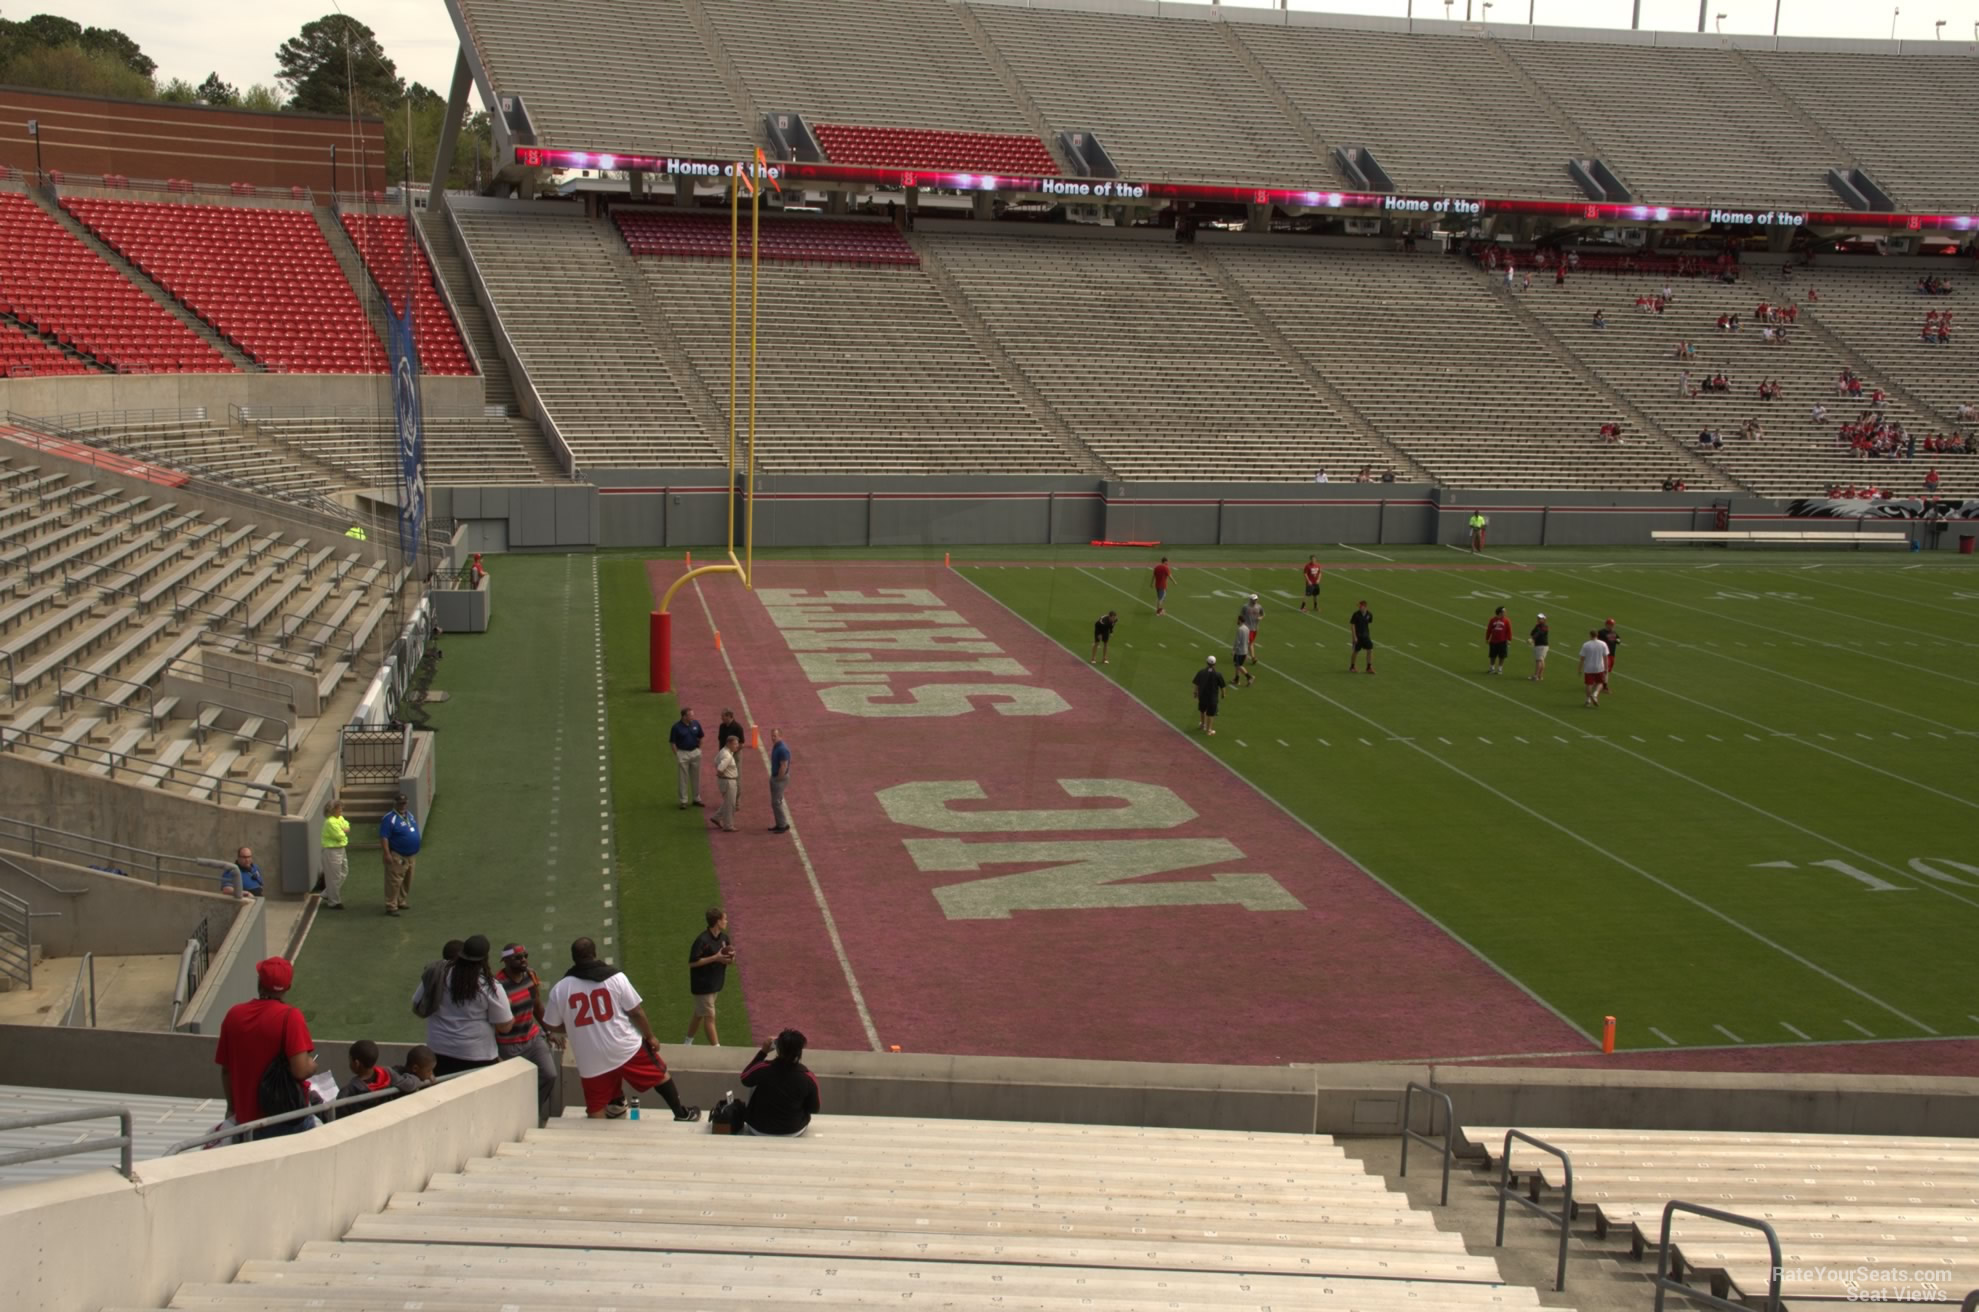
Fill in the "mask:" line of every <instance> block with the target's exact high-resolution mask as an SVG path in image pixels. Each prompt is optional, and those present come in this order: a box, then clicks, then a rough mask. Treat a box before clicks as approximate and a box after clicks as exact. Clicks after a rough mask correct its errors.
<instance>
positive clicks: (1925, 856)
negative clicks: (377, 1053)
mask: <svg viewBox="0 0 1979 1312" xmlns="http://www.w3.org/2000/svg"><path fill="white" fill-rule="evenodd" d="M982 554H986V555H994V556H1000V557H1002V560H1001V562H1000V563H981V564H970V563H965V562H964V561H962V560H960V559H958V560H957V561H956V568H957V570H958V571H959V572H961V573H962V574H963V575H964V576H965V577H966V578H968V579H969V580H971V581H972V582H974V583H976V584H977V585H979V586H981V587H982V588H984V589H985V590H987V591H988V592H989V593H991V594H992V595H994V596H995V597H996V598H998V599H999V600H1000V601H1002V602H1003V603H1004V604H1005V605H1007V606H1008V607H1010V608H1011V609H1012V610H1013V611H1015V612H1016V613H1017V614H1018V615H1020V616H1022V617H1023V618H1024V619H1025V620H1027V621H1029V622H1030V623H1032V624H1034V625H1036V626H1037V627H1039V628H1041V629H1043V630H1044V631H1046V632H1047V633H1049V634H1052V635H1053V636H1055V637H1057V638H1058V639H1059V640H1060V641H1062V642H1063V643H1064V644H1065V645H1066V646H1067V647H1070V648H1072V649H1074V650H1076V651H1078V652H1079V653H1080V654H1081V655H1082V656H1084V655H1085V654H1086V652H1087V650H1088V647H1089V644H1090V639H1091V632H1092V622H1093V619H1094V618H1095V617H1096V616H1098V615H1100V614H1102V613H1103V612H1105V611H1106V610H1108V609H1110V608H1112V609H1118V610H1119V611H1120V612H1121V617H1122V618H1121V622H1120V626H1119V630H1118V633H1117V634H1116V637H1115V640H1114V643H1113V648H1112V663H1111V664H1110V665H1109V666H1108V667H1106V668H1107V672H1108V673H1109V674H1110V675H1111V677H1113V678H1114V679H1116V680H1118V681H1119V682H1120V683H1121V685H1122V686H1123V687H1125V688H1126V689H1128V690H1129V691H1131V692H1132V693H1133V694H1134V695H1135V696H1136V697H1137V698H1138V699H1140V700H1141V701H1142V702H1143V703H1144V704H1146V705H1147V706H1148V707H1149V709H1150V710H1151V711H1152V712H1153V713H1155V714H1158V715H1160V716H1162V717H1163V718H1165V719H1167V720H1169V721H1171V722H1172V723H1174V724H1175V725H1177V726H1178V727H1181V728H1184V729H1185V730H1187V731H1188V732H1189V733H1190V734H1191V735H1192V736H1193V737H1194V741H1195V745H1196V747H1197V748H1198V749H1200V750H1206V751H1209V752H1211V753H1213V754H1214V755H1215V756H1217V757H1218V758H1220V759H1222V760H1224V761H1226V762H1227V763H1228V764H1229V765H1231V766H1232V767H1233V768H1235V769H1236V770H1237V771H1238V772H1240V773H1241V774H1242V775H1244V776H1245V777H1246V778H1248V779H1249V780H1251V781H1252V782H1253V783H1254V784H1255V785H1256V786H1257V787H1258V788H1259V789H1261V790H1263V791H1264V792H1265V793H1267V794H1268V795H1269V796H1271V797H1272V798H1274V799H1275V800H1276V801H1277V802H1279V803H1280V804H1281V805H1283V806H1284V807H1285V808H1287V809H1288V810H1289V811H1291V812H1292V813H1293V814H1295V815H1296V816H1298V817H1299V818H1300V819H1301V820H1303V821H1304V822H1306V823H1307V824H1309V825H1310V826H1311V827H1312V828H1313V829H1315V830H1316V831H1318V832H1319V833H1320V834H1321V835H1322V836H1324V837H1325V838H1326V839H1328V840H1329V841H1331V842H1332V843H1333V844H1334V845H1335V846H1337V847H1339V848H1340V849H1341V850H1342V851H1344V852H1345V853H1346V854H1347V855H1348V856H1349V857H1351V858H1352V859H1353V860H1354V861H1356V862H1357V863H1358V864H1360V865H1361V866H1363V867H1364V868H1365V869H1367V870H1368V871H1369V872H1370V873H1372V874H1373V875H1375V876H1376V877H1377V878H1379V879H1381V880H1382V881H1384V882H1385V883H1387V884H1388V885H1389V886H1390V887H1392V888H1393V889H1395V890H1396V891H1397V892H1399V893H1400V894H1402V895H1403V896H1405V897H1407V898H1408V899H1410V900H1411V901H1412V902H1414V903H1415V904H1416V905H1417V906H1419V907H1420V908H1422V909H1423V910H1424V911H1425V912H1427V913H1428V914H1429V915H1430V916H1431V917H1433V918H1434V919H1435V920H1436V921H1438V922H1439V923H1440V924H1442V925H1443V926H1444V927H1445V928H1446V929H1447V930H1448V931H1449V932H1450V933H1452V934H1454V935H1455V936H1457V937H1458V938H1460V939H1462V940H1463V941H1464V942H1466V943H1467V944H1469V945H1470V946H1471V947H1472V948H1473V949H1475V950H1476V951H1478V952H1479V953H1481V954H1483V955H1484V956H1485V957H1487V958H1489V959H1490V960H1491V961H1492V962H1494V963H1495V964H1496V965H1498V966H1499V967H1501V968H1502V969H1503V970H1505V971H1506V972H1507V973H1508V974H1510V975H1511V976H1512V977H1513V978H1515V979H1516V980H1518V981H1519V982H1520V983H1521V984H1523V985H1524V986H1525V987H1526V988H1528V989H1529V990H1531V991H1532V992H1533V993H1534V994H1536V995H1537V996H1538V997H1540V998H1541V999H1542V1000H1543V1001H1545V1002H1546V1003H1548V1004H1549V1005H1551V1006H1552V1007H1553V1008H1554V1009H1555V1010H1557V1011H1558V1012H1559V1013H1560V1014H1561V1015H1562V1016H1564V1017H1565V1018H1566V1019H1568V1020H1569V1021H1570V1022H1571V1023H1573V1024H1574V1025H1576V1026H1578V1027H1580V1028H1581V1029H1582V1030H1583V1031H1586V1032H1587V1033H1589V1034H1590V1035H1597V1034H1598V1033H1599V1032H1600V1029H1601V1024H1602V1018H1603V1017H1604V1016H1609V1015H1613V1016H1615V1017H1617V1018H1618V1024H1619V1039H1618V1046H1621V1047H1625V1048H1645V1049H1662V1048H1666V1047H1678V1046H1693V1045H1700V1046H1701V1045H1718V1046H1722V1045H1729V1044H1773V1043H1804V1042H1808V1041H1842V1040H1863V1039H1916V1038H1923V1037H1930V1036H1974V1035H1979V989H1975V988H1974V986H1973V985H1972V983H1971V973H1970V969H1969V962H1970V960H1971V952H1972V949H1971V944H1972V942H1973V941H1974V939H1975V935H1979V801H1976V800H1975V796H1979V790H1976V789H1975V787H1974V783H1975V774H1979V762H1975V751H1974V748H1975V747H1976V746H1979V660H1975V659H1974V656H1975V653H1979V570H1975V569H1973V568H1971V567H1970V565H1969V562H1959V561H1954V560H1952V559H1949V558H1946V557H1936V556H1934V557H1933V558H1931V559H1929V560H1927V561H1924V562H1918V561H1917V558H1916V557H1914V556H1912V557H1897V556H1883V557H1871V556H1863V555H1849V556H1845V557H1836V556H1832V555H1829V556H1820V557H1809V556H1801V555H1795V556H1771V555H1768V556H1757V555H1747V554H1737V555H1732V554H1727V553H1723V552H1713V553H1697V554H1686V555H1681V556H1665V555H1660V554H1650V553H1635V552H1587V553H1560V552H1554V553H1543V552H1528V553H1514V554H1513V555H1512V556H1510V557H1507V556H1504V555H1494V557H1493V558H1492V559H1493V560H1494V561H1495V562H1496V563H1497V564H1498V565H1500V566H1501V567H1500V568H1490V569H1478V568H1472V566H1473V565H1474V564H1476V563H1477V562H1475V561H1474V560H1473V558H1471V557H1469V556H1467V555H1464V554H1461V553H1456V552H1452V551H1449V550H1447V549H1417V550H1408V549H1403V550H1394V549H1387V548H1384V549H1382V550H1381V551H1380V552H1379V553H1375V552H1373V551H1371V550H1369V551H1357V550H1356V549H1353V548H1342V547H1332V548H1330V549H1327V550H1326V551H1324V552H1323V553H1322V557H1321V558H1322V560H1324V561H1326V562H1328V568H1327V571H1326V578H1325V587H1324V593H1323V597H1322V602H1323V606H1324V610H1323V612H1322V614H1321V615H1320V616H1319V617H1318V618H1314V617H1313V616H1312V615H1311V614H1301V613H1299V611H1298V609H1297V607H1298V604H1299V601H1300V592H1301V589H1300V580H1299V576H1298V572H1297V571H1298V565H1299V564H1300V563H1302V562H1303V560H1304V558H1305V553H1303V552H1298V553H1287V552H1280V551H1275V550H1268V549H1251V550H1247V551H1240V552H1239V551H1232V550H1230V549H1223V550H1221V551H1218V552H1214V553H1197V554H1196V555H1194V556H1192V555H1191V554H1190V553H1189V552H1187V551H1184V550H1181V549H1176V550H1174V551H1172V552H1171V553H1170V554H1171V555H1172V557H1173V563H1174V564H1175V566H1176V567H1177V570H1178V572H1177V574H1176V577H1175V580H1174V583H1173V585H1172V590H1171V592H1170V594H1169V599H1168V614H1166V615H1164V616H1160V617H1156V616H1155V615H1154V614H1153V598H1152V592H1151V588H1150V584H1149V578H1148V574H1147V565H1148V564H1150V563H1151V562H1152V559H1153V556H1154V554H1155V553H1149V552H1134V553H1132V555H1131V558H1128V559H1123V557H1126V556H1127V554H1128V553H1113V552H1101V551H1091V550H1086V551H1082V552H1078V553H1067V552H1062V551H1061V552H1049V553H1047V552H1038V553H1012V552H1002V553H982ZM1054 556H1057V557H1059V559H1057V560H1053V559H1052V557H1054ZM1068 556H1069V557H1070V559H1067V558H1066V557H1068ZM1273 559H1278V560H1279V561H1280V563H1276V564H1272V563H1268V562H1270V561H1271V560H1273ZM1346 561H1351V562H1352V563H1344V562H1346ZM1253 591H1255V592H1257V593H1259V594H1260V595H1261V597H1262V598H1263V600H1264V603H1265V605H1266V616H1265V619H1264V622H1263V624H1262V626H1261V629H1260V648H1259V652H1260V655H1261V657H1262V665H1261V667H1260V669H1261V673H1260V677H1259V679H1258V682H1257V684H1256V686H1255V687H1253V688H1247V689H1244V690H1242V691H1238V692H1234V693H1232V694H1231V695H1229V696H1228V697H1226V700H1225V704H1224V712H1223V715H1222V717H1221V719H1220V720H1219V723H1218V730H1219V732H1218V734H1217V736H1216V737H1215V738H1213V739H1211V738H1204V737H1202V736H1201V735H1200V734H1199V733H1196V713H1195V709H1194V702H1193V696H1192V690H1191V688H1190V684H1189V681H1190V678H1191V677H1192V676H1193V674H1194V673H1195V671H1196V670H1197V669H1198V668H1200V667H1201V665H1202V663H1203V657H1204V656H1205V655H1208V654H1210V653H1217V654H1218V655H1219V664H1220V665H1221V666H1222V667H1224V668H1225V669H1226V670H1227V669H1228V667H1229V664H1230V659H1229V654H1228V653H1229V649H1230V646H1231V639H1232V637H1233V634H1234V629H1235V624H1236V612H1237V607H1238V604H1239V602H1240V601H1241V600H1242V599H1243V598H1244V597H1246V596H1248V595H1249V594H1250V593H1251V592H1253ZM1362 599H1365V600H1366V601H1367V602H1368V603H1369V606H1370V608H1371V609H1372V611H1373V612H1374V614H1375V616H1376V620H1375V625H1374V634H1375V639H1376V642H1377V645H1378V648H1379V650H1378V653H1377V654H1378V657H1379V664H1378V669H1379V673H1378V674H1376V675H1374V676H1373V677H1369V676H1368V675H1366V674H1349V673H1348V672H1347V657H1348V651H1349V646H1348V630H1347V628H1346V617H1347V614H1348V613H1349V612H1350V611H1351V610H1352V609H1353V608H1354V606H1355V604H1356V603H1357V602H1358V601H1360V600H1362ZM1501 605H1502V606H1505V607H1506V608H1507V611H1508V614H1509V615H1510V617H1511V618H1512V620H1513V622H1514V634H1515V642H1514V644H1513V649H1512V655H1511V658H1510V660H1509V661H1508V662H1507V664H1506V669H1505V673H1504V674H1503V675H1501V676H1489V675H1487V674H1486V672H1485V670H1486V663H1487V662H1486V653H1485V647H1484V626H1485V621H1486V620H1487V619H1488V618H1489V617H1490V616H1491V613H1492V610H1493V608H1494V607H1496V606H1501ZM1537 612H1544V613H1546V614H1547V615H1548V617H1549V619H1550V622H1551V625H1552V629H1553V634H1554V639H1553V641H1554V655H1553V657H1552V659H1551V661H1550V668H1549V670H1548V672H1547V676H1546V679H1545V681H1544V682H1540V683H1534V682H1530V681H1528V679H1527V677H1526V676H1527V675H1528V674H1530V673H1531V671H1532V662H1531V654H1530V649H1529V648H1528V647H1527V646H1526V644H1525V641H1524V639H1525V636H1526V634H1527V632H1528V630H1529V629H1530V628H1531V627H1532V623H1533V618H1534V615H1535V613H1537ZM1608 616H1613V617H1614V618H1615V619H1616V620H1617V622H1618V628H1619V630H1620V632H1621V635H1622V637H1623V646H1622V649H1621V654H1620V657H1619V659H1618V662H1617V668H1616V673H1615V678H1614V683H1613V691H1612V694H1611V695H1610V696H1609V697H1608V698H1606V699H1604V701H1603V703H1602V705H1601V706H1600V708H1599V709H1597V710H1588V709H1585V708H1584V707H1583V705H1582V700H1583V698H1582V688H1581V679H1580V675H1579V672H1578V669H1577V664H1576V659H1575V658H1576V655H1577V653H1578V649H1579V646H1580V643H1581V642H1582V641H1584V640H1585V639H1586V637H1587V633H1588V630H1589V629H1590V628H1591V627H1594V626H1596V625H1598V624H1599V623H1600V622H1601V620H1602V619H1604V618H1605V617H1608ZM1181 742H1182V740H1180V739H1178V740H1177V744H1178V750H1189V748H1186V747H1183V746H1182V745H1181Z"/></svg>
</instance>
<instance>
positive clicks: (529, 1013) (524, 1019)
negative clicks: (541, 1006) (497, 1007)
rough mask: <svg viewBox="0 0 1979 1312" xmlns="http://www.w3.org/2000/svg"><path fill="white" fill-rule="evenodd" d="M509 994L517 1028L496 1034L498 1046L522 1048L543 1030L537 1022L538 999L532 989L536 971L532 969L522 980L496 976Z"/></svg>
mask: <svg viewBox="0 0 1979 1312" xmlns="http://www.w3.org/2000/svg"><path fill="white" fill-rule="evenodd" d="M496 978H497V979H498V980H500V981H501V986H502V988H503V990H504V991H505V992H507V994H508V1009H509V1010H510V1011H511V1012H513V1013H514V1014H515V1028H514V1029H511V1030H510V1031H509V1032H508V1033H507V1034H497V1035H496V1036H495V1046H496V1047H498V1048H520V1047H521V1046H522V1045H523V1044H525V1043H527V1042H529V1040H531V1039H533V1038H535V1037H536V1036H537V1035H538V1034H541V1033H542V1032H543V1029H542V1027H541V1026H539V1025H538V1024H537V1023H536V999H535V996H534V994H533V992H532V990H534V989H535V987H536V972H535V971H533V970H532V971H530V972H529V973H528V974H526V975H524V976H523V977H522V979H521V981H520V982H516V981H512V980H510V979H509V977H508V976H507V975H498V976H496Z"/></svg>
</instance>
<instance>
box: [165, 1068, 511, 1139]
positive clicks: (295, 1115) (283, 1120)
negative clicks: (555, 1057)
mask: <svg viewBox="0 0 1979 1312" xmlns="http://www.w3.org/2000/svg"><path fill="white" fill-rule="evenodd" d="M484 1069H486V1068H485V1067H481V1066H476V1067H474V1068H473V1069H471V1070H464V1071H455V1072H453V1073H452V1074H451V1075H442V1076H440V1077H439V1078H437V1079H435V1080H434V1081H433V1083H432V1084H429V1085H427V1086H426V1087H427V1088H429V1089H430V1088H435V1087H437V1086H439V1085H442V1084H445V1083H446V1082H447V1081H448V1080H457V1079H459V1078H460V1077H461V1076H463V1075H472V1074H474V1072H475V1071H479V1070H484ZM409 1096H410V1095H408V1094H407V1093H406V1092H405V1091H404V1090H401V1089H378V1090H375V1091H373V1092H371V1093H360V1094H357V1095H355V1096H353V1097H349V1098H343V1097H339V1098H335V1099H332V1100H331V1101H329V1102H322V1103H315V1104H312V1105H311V1106H308V1107H301V1108H297V1109H296V1110H295V1111H292V1112H278V1113H277V1114H275V1115H273V1116H264V1117H262V1118H261V1119H260V1120H258V1121H249V1122H247V1123H246V1124H245V1125H236V1126H235V1127H234V1128H233V1129H231V1130H208V1131H207V1132H206V1133H205V1134H202V1135H197V1136H195V1137H194V1138H191V1139H181V1140H179V1142H177V1143H175V1144H173V1145H172V1146H171V1147H170V1148H167V1149H166V1150H165V1151H164V1152H162V1153H160V1154H159V1156H160V1157H172V1156H175V1155H176V1154H178V1153H182V1152H184V1151H185V1150H186V1149H188V1148H197V1147H199V1146H201V1145H202V1144H218V1143H221V1142H222V1141H224V1140H228V1139H235V1138H239V1137H240V1136H241V1135H243V1134H248V1133H250V1132H252V1131H254V1130H259V1129H261V1128H262V1127H263V1126H268V1125H286V1124H288V1123H289V1122H290V1121H299V1120H302V1119H303V1118H304V1117H307V1116H321V1115H322V1114H323V1112H324V1111H325V1110H327V1111H328V1112H329V1113H330V1117H329V1119H331V1120H335V1119H336V1118H337V1117H338V1116H340V1115H342V1112H341V1111H339V1108H343V1107H356V1106H359V1105H361V1104H365V1103H374V1102H388V1101H390V1100H391V1099H393V1098H404V1097H409Z"/></svg>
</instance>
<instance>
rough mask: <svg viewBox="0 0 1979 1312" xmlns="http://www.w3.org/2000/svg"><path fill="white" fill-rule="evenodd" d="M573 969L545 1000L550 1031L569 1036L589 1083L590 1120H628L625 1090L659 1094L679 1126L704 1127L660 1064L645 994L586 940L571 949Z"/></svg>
mask: <svg viewBox="0 0 1979 1312" xmlns="http://www.w3.org/2000/svg"><path fill="white" fill-rule="evenodd" d="M570 960H571V967H570V969H569V970H567V971H565V972H564V976H563V978H562V979H560V980H558V981H557V982H556V985H555V986H554V987H553V988H551V990H550V995H549V996H548V997H547V998H545V999H544V1000H543V1025H544V1028H546V1029H548V1030H551V1031H552V1032H554V1033H557V1034H567V1035H568V1036H569V1041H570V1055H571V1056H572V1057H574V1058H576V1060H577V1073H578V1075H579V1076H580V1077H582V1079H583V1081H584V1114H585V1115H586V1116H589V1117H592V1118H593V1119H597V1118H600V1117H603V1118H608V1119H614V1120H615V1119H617V1118H618V1117H621V1116H623V1115H625V1096H624V1094H623V1092H622V1090H621V1085H624V1084H629V1085H631V1086H632V1087H633V1088H634V1089H636V1090H638V1091H639V1092H641V1093H644V1092H646V1091H647V1090H649V1089H658V1090H659V1093H660V1097H661V1098H662V1099H664V1100H665V1102H666V1105H667V1106H668V1107H670V1108H672V1109H673V1119H675V1120H676V1121H698V1120H700V1119H701V1109H700V1108H699V1107H689V1106H686V1105H685V1104H683V1103H682V1102H681V1101H680V1090H679V1089H678V1088H677V1087H675V1085H674V1082H673V1077H672V1076H670V1075H668V1074H667V1065H666V1063H665V1062H664V1061H661V1060H660V1041H659V1040H658V1039H656V1038H654V1037H653V1027H652V1026H650V1025H648V1024H647V1023H646V1009H645V1007H644V1006H642V1005H641V999H640V997H639V990H637V989H635V988H633V987H632V981H631V980H629V979H627V978H626V977H625V972H624V971H622V970H620V969H619V968H618V967H617V966H614V965H612V964H611V963H610V962H608V961H600V960H598V945H597V944H595V943H593V942H592V941H591V940H590V939H588V938H580V939H578V940H577V941H576V942H574V943H572V944H571V945H570Z"/></svg>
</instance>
